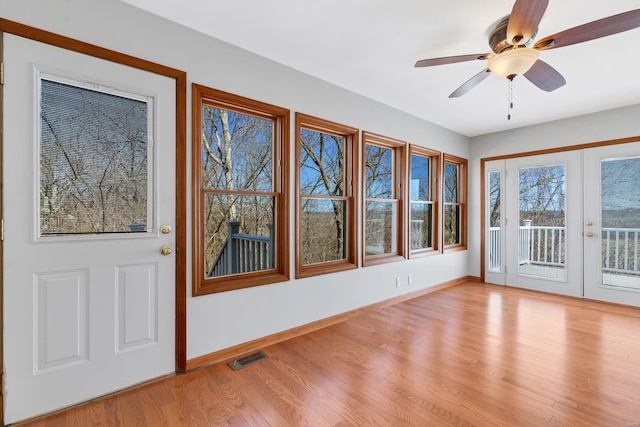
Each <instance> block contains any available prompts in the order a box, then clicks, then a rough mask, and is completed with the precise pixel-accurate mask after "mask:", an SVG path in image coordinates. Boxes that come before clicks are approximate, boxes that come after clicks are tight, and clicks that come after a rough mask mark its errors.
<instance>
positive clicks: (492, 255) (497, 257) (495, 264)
mask: <svg viewBox="0 0 640 427" xmlns="http://www.w3.org/2000/svg"><path fill="white" fill-rule="evenodd" d="M489 270H490V271H497V272H499V271H502V230H501V223H500V171H489Z"/></svg>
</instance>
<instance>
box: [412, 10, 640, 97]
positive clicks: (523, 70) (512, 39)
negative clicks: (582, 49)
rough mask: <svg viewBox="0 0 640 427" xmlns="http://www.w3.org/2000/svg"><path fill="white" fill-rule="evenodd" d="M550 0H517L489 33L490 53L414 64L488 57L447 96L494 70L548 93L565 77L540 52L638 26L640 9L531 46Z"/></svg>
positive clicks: (457, 93)
mask: <svg viewBox="0 0 640 427" xmlns="http://www.w3.org/2000/svg"><path fill="white" fill-rule="evenodd" d="M548 4H549V0H516V2H515V4H514V5H513V9H512V10H511V15H508V16H506V17H505V18H503V19H501V20H500V21H499V22H498V23H497V24H496V25H495V28H493V29H492V30H491V31H490V33H489V46H490V47H491V50H492V51H493V52H492V53H480V54H473V55H459V56H447V57H442V58H430V59H423V60H421V61H418V62H416V65H415V66H416V67H432V66H434V65H444V64H453V63H456V62H465V61H474V60H488V64H487V67H486V68H485V69H484V70H482V71H481V72H479V73H478V74H476V75H475V76H473V77H471V79H469V80H468V81H466V82H465V83H464V84H463V85H462V86H460V87H459V88H458V89H456V90H455V91H453V93H452V94H451V95H449V98H457V97H459V96H462V95H464V94H465V93H467V92H468V91H469V90H471V89H473V88H474V87H475V86H476V85H478V84H479V83H480V82H482V81H483V80H484V79H486V78H487V77H488V76H489V74H491V73H493V74H495V75H497V76H498V77H503V78H507V79H509V80H513V79H514V78H515V77H516V76H519V75H523V76H525V77H526V78H527V79H528V80H529V81H530V82H531V83H533V84H534V85H536V86H537V87H539V88H540V89H542V90H544V91H547V92H551V91H554V90H556V89H558V88H559V87H561V86H563V85H564V84H565V83H566V81H565V79H564V77H562V75H561V74H560V73H559V72H558V71H557V70H556V69H555V68H553V67H552V66H551V65H549V64H547V63H546V62H544V61H542V60H540V59H539V56H540V51H543V50H549V49H555V48H558V47H564V46H569V45H572V44H576V43H582V42H586V41H589V40H594V39H597V38H600V37H606V36H609V35H612V34H617V33H621V32H623V31H627V30H631V29H633V28H636V27H640V9H635V10H631V11H628V12H624V13H620V14H618V15H613V16H609V17H607V18H603V19H599V20H597V21H593V22H589V23H587V24H583V25H579V26H577V27H573V28H570V29H568V30H565V31H561V32H559V33H557V34H554V35H551V36H548V37H545V38H543V39H541V40H539V41H537V42H536V43H535V44H533V47H531V44H532V43H533V38H534V37H535V36H536V34H537V32H538V24H539V23H540V21H541V20H542V16H543V15H544V13H545V10H546V9H547V5H548Z"/></svg>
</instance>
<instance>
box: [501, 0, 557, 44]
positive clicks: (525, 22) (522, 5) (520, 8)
mask: <svg viewBox="0 0 640 427" xmlns="http://www.w3.org/2000/svg"><path fill="white" fill-rule="evenodd" d="M548 4H549V0H516V3H515V4H514V5H513V9H511V15H510V16H509V24H508V25H507V41H508V42H510V43H511V44H513V45H518V44H520V42H522V43H526V42H527V41H529V39H531V38H532V37H533V36H534V35H535V34H536V32H537V31H538V24H540V21H541V20H542V16H543V15H544V12H545V11H546V10H547V5H548Z"/></svg>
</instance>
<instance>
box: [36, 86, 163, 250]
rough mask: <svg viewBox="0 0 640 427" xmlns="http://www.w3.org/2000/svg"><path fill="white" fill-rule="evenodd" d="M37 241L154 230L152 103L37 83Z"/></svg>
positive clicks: (132, 96) (90, 88) (140, 98)
mask: <svg viewBox="0 0 640 427" xmlns="http://www.w3.org/2000/svg"><path fill="white" fill-rule="evenodd" d="M39 101H40V141H39V142H40V144H39V155H40V158H39V171H40V179H39V198H40V209H39V215H40V221H39V223H40V229H39V236H40V237H46V238H50V237H52V236H58V237H59V236H71V235H74V236H78V235H85V236H89V235H91V236H95V235H103V234H110V235H113V234H114V233H130V232H143V233H146V232H150V231H151V230H152V228H153V222H154V221H153V216H154V212H153V205H154V202H153V200H152V199H153V194H152V192H151V189H152V188H153V186H152V185H151V182H152V177H153V173H152V172H153V164H152V159H153V157H154V156H153V144H151V142H152V141H153V115H154V113H153V108H154V107H153V101H154V100H153V98H148V97H144V96H139V95H135V94H131V93H125V92H120V91H116V90H111V91H109V92H108V93H107V92H105V91H102V90H99V86H98V85H90V84H88V83H80V82H75V81H72V80H69V79H65V78H61V77H55V76H50V75H45V74H42V75H41V76H40V99H39Z"/></svg>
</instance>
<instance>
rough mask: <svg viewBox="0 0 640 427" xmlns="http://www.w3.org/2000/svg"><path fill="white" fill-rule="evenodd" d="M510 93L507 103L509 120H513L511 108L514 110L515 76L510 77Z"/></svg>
mask: <svg viewBox="0 0 640 427" xmlns="http://www.w3.org/2000/svg"><path fill="white" fill-rule="evenodd" d="M508 91H509V95H508V104H507V120H511V110H513V78H510V79H509V89H508Z"/></svg>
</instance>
